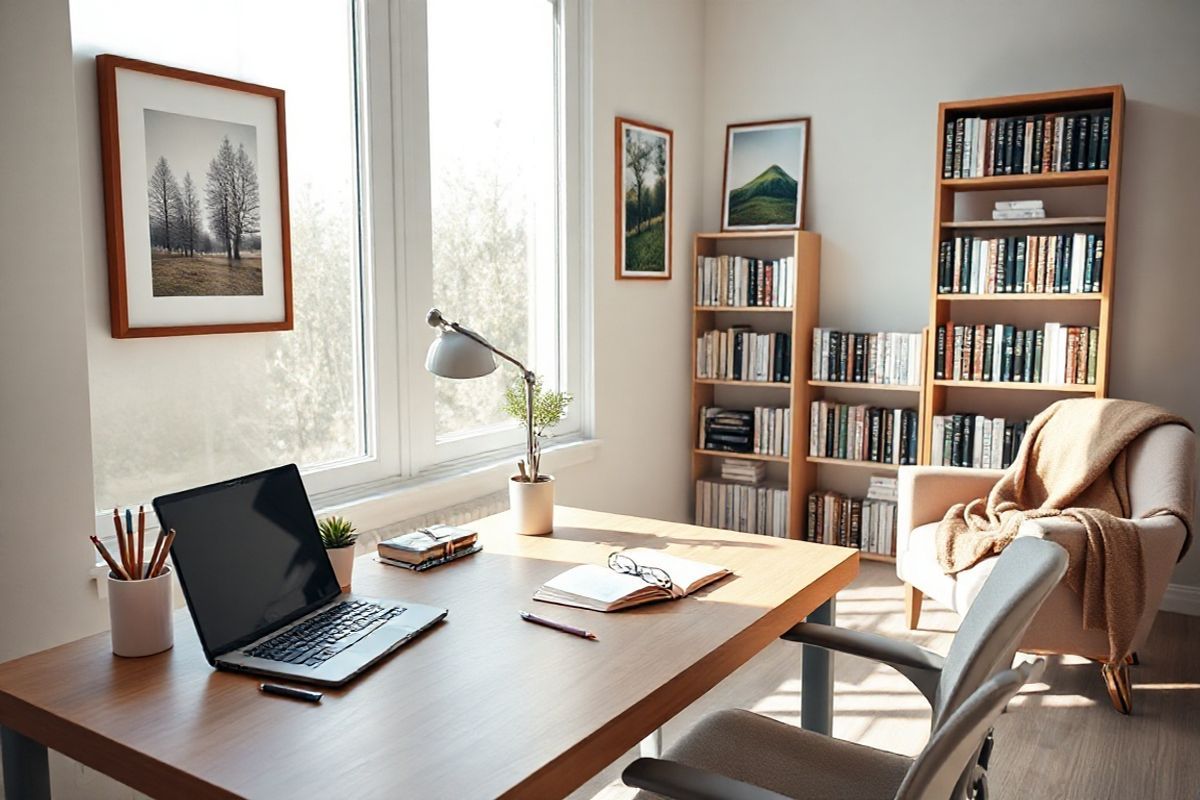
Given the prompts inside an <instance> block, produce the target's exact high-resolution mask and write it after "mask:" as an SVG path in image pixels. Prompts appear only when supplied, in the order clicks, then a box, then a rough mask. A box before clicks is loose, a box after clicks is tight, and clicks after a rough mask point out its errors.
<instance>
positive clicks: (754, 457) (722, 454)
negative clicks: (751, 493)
mask: <svg viewBox="0 0 1200 800" xmlns="http://www.w3.org/2000/svg"><path fill="white" fill-rule="evenodd" d="M692 452H693V453H695V454H696V455H700V456H709V457H711V458H742V459H746V460H747V461H777V462H779V463H781V464H788V463H791V459H790V458H788V457H787V456H768V455H763V454H762V453H731V452H729V451H727V450H705V449H704V448H702V447H696V448H694V449H693V450H692Z"/></svg>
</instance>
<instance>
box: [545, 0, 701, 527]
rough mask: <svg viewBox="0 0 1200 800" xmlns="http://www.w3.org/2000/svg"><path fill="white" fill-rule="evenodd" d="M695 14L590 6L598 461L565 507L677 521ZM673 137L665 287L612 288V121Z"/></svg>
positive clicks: (570, 490) (697, 68) (569, 484)
mask: <svg viewBox="0 0 1200 800" xmlns="http://www.w3.org/2000/svg"><path fill="white" fill-rule="evenodd" d="M703 14H704V7H703V5H702V4H700V3H697V2H694V1H693V0H655V1H654V2H645V0H597V2H596V3H595V4H594V10H593V24H592V38H593V43H594V44H593V51H594V52H593V55H594V89H593V129H594V133H593V137H594V141H593V149H594V153H595V163H594V168H593V171H592V178H593V180H594V182H595V191H594V193H593V198H594V200H593V214H594V215H595V218H594V237H595V244H594V247H593V248H592V252H593V254H594V264H593V268H594V280H593V291H594V293H595V294H594V298H595V301H594V305H595V324H594V330H593V337H594V345H595V376H594V377H595V381H594V384H595V398H596V404H595V407H596V411H595V414H596V435H597V436H598V437H600V439H602V440H603V444H602V446H601V448H600V455H599V457H598V458H597V459H596V460H595V461H593V462H591V463H590V464H587V465H586V466H581V467H578V468H576V469H573V470H571V471H570V473H569V474H565V475H563V476H561V478H560V481H559V487H558V492H559V495H558V496H559V500H560V501H561V502H564V503H569V504H573V505H579V506H585V507H590V508H600V509H604V510H608V511H618V512H621V513H629V514H645V515H651V516H657V517H661V518H667V519H672V520H686V519H687V518H688V517H689V514H690V512H689V510H688V494H689V493H688V481H689V477H690V474H691V455H690V450H689V449H688V445H687V442H688V441H689V440H690V436H691V434H690V433H689V430H690V427H689V420H688V408H689V407H690V399H689V398H690V394H689V393H690V385H691V384H690V376H689V366H688V364H689V353H690V352H691V350H690V348H691V311H690V308H691V269H690V267H689V263H690V261H691V258H692V256H691V252H692V243H691V237H692V234H693V233H694V232H695V231H697V230H699V229H700V206H701V201H700V198H701V193H700V188H701V187H700V168H701V156H702V151H701V147H700V145H701V99H702V91H703V84H702V78H703V53H702V51H701V44H702V42H703V22H704V20H703ZM617 116H622V117H630V118H633V119H637V120H641V121H643V122H649V123H651V124H654V125H659V126H662V127H665V128H670V129H672V130H673V131H674V132H675V155H674V165H675V176H674V185H673V190H674V191H673V195H674V198H675V200H674V235H673V236H672V247H673V254H674V267H673V269H674V278H673V279H672V280H669V281H661V280H655V281H636V280H621V281H618V280H615V279H614V278H613V272H614V270H613V264H614V260H615V258H616V256H615V254H614V249H615V242H614V236H615V225H616V223H615V221H614V202H615V180H616V179H615V174H614V169H615V167H614V122H613V120H614V117H617Z"/></svg>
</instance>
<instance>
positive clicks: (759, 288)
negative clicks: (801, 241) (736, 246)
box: [696, 256, 796, 308]
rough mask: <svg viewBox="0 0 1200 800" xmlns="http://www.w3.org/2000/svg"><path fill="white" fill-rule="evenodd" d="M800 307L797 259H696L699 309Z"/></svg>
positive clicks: (700, 257)
mask: <svg viewBox="0 0 1200 800" xmlns="http://www.w3.org/2000/svg"><path fill="white" fill-rule="evenodd" d="M795 304H796V259H794V258H792V257H791V256H787V257H786V258H778V259H762V258H746V257H744V256H697V257H696V305H698V306H772V307H775V308H791V307H792V306H794V305H795Z"/></svg>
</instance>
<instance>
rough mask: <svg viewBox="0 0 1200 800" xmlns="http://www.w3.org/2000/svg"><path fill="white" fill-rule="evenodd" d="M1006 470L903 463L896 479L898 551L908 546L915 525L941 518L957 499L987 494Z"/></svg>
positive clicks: (961, 501) (966, 500)
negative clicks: (910, 465) (909, 535)
mask: <svg viewBox="0 0 1200 800" xmlns="http://www.w3.org/2000/svg"><path fill="white" fill-rule="evenodd" d="M1003 474H1004V470H999V469H964V468H962V467H901V468H900V472H899V475H898V480H897V483H896V488H897V493H898V494H897V501H898V502H897V503H896V536H897V539H896V552H897V553H903V552H904V551H905V550H907V549H908V533H909V531H911V530H912V529H913V528H916V527H918V526H921V525H925V524H927V523H930V522H938V521H940V520H941V519H942V517H944V516H946V510H947V509H949V508H950V506H952V505H954V504H955V503H966V502H968V501H970V500H974V499H975V498H976V497H984V496H986V495H987V493H988V492H990V491H991V490H992V486H994V485H995V483H996V481H998V480H1000V476H1001V475H1003Z"/></svg>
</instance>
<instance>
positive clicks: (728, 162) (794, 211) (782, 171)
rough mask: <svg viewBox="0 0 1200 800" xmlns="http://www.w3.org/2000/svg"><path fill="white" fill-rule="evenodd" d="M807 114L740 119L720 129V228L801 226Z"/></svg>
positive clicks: (791, 227)
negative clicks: (722, 141)
mask: <svg viewBox="0 0 1200 800" xmlns="http://www.w3.org/2000/svg"><path fill="white" fill-rule="evenodd" d="M808 127H809V118H808V117H798V118H796V119H775V120H768V121H766V122H743V123H739V124H736V125H729V126H728V127H727V128H726V129H725V181H724V184H723V186H722V190H721V193H722V200H721V230H725V231H774V230H798V229H802V228H803V227H804V188H805V183H806V180H807V177H808Z"/></svg>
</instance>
